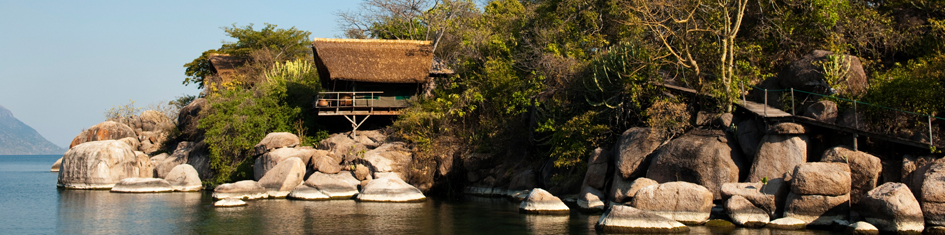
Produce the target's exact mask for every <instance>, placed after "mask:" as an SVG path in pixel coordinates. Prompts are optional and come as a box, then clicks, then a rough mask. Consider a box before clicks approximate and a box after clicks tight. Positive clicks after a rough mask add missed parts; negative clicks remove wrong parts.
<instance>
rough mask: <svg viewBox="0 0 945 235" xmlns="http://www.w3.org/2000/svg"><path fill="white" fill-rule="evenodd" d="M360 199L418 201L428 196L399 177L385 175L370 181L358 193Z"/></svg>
mask: <svg viewBox="0 0 945 235" xmlns="http://www.w3.org/2000/svg"><path fill="white" fill-rule="evenodd" d="M357 199H358V201H363V202H416V201H424V200H426V199H427V198H426V196H423V193H422V192H420V189H417V188H416V187H414V186H411V185H410V184H407V182H404V181H403V180H401V179H400V178H398V177H390V176H388V177H383V178H379V179H373V180H371V181H369V182H368V183H367V184H366V185H364V187H363V188H362V189H361V192H360V193H358V197H357Z"/></svg>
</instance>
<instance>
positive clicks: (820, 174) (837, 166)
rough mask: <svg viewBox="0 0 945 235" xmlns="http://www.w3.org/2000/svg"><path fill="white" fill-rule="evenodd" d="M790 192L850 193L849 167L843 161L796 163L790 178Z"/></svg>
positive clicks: (810, 193)
mask: <svg viewBox="0 0 945 235" xmlns="http://www.w3.org/2000/svg"><path fill="white" fill-rule="evenodd" d="M791 192H793V193H795V194H801V195H828V196H839V195H844V194H848V193H850V167H849V166H847V164H843V163H827V162H809V163H803V164H798V165H797V167H795V168H794V177H793V178H792V179H791Z"/></svg>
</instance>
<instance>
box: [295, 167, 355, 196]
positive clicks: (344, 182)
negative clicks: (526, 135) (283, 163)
mask: <svg viewBox="0 0 945 235" xmlns="http://www.w3.org/2000/svg"><path fill="white" fill-rule="evenodd" d="M350 175H351V173H347V174H344V173H339V174H331V175H329V174H324V173H321V172H315V173H312V175H310V176H309V177H308V179H307V180H305V184H304V185H307V186H309V187H312V188H315V189H318V190H319V191H321V192H322V193H323V194H325V195H327V196H328V197H330V198H332V199H351V197H353V196H354V195H357V194H358V185H357V184H352V183H351V182H350V181H349V180H348V176H350Z"/></svg>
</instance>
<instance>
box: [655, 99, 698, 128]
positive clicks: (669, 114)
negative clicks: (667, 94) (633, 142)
mask: <svg viewBox="0 0 945 235" xmlns="http://www.w3.org/2000/svg"><path fill="white" fill-rule="evenodd" d="M687 109H688V106H687V105H686V104H684V103H680V102H673V101H671V100H668V99H660V100H657V101H656V102H654V103H653V105H652V106H650V107H649V108H647V109H646V116H647V119H646V124H647V125H648V126H650V127H656V128H661V129H666V130H668V131H669V132H670V133H672V134H674V135H676V134H682V133H683V132H685V131H686V129H688V128H689V126H690V124H689V119H690V115H689V111H688V110H687Z"/></svg>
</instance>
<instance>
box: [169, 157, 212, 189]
mask: <svg viewBox="0 0 945 235" xmlns="http://www.w3.org/2000/svg"><path fill="white" fill-rule="evenodd" d="M164 180H167V182H168V183H169V184H170V185H171V188H173V189H174V191H182V192H193V191H200V190H201V189H203V185H201V183H200V175H199V173H197V169H194V167H193V166H191V165H190V164H180V165H177V166H175V167H174V168H173V169H171V172H168V173H167V176H165V177H164Z"/></svg>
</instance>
